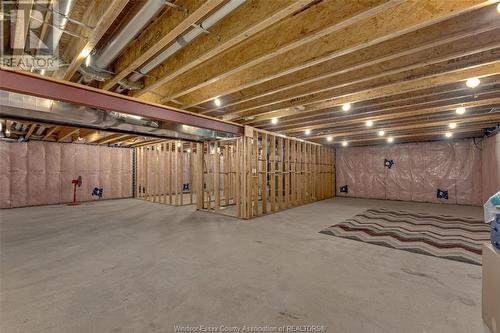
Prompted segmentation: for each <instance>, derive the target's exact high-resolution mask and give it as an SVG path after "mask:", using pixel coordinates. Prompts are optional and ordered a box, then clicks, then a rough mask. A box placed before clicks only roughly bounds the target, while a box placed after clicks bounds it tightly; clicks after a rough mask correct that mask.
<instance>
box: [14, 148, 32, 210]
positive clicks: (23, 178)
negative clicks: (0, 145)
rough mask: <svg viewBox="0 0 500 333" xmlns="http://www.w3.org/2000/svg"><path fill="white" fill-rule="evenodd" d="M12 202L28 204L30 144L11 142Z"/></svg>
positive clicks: (16, 204) (16, 205)
mask: <svg viewBox="0 0 500 333" xmlns="http://www.w3.org/2000/svg"><path fill="white" fill-rule="evenodd" d="M10 204H11V205H12V207H19V206H26V205H28V145H27V144H23V143H19V142H15V143H11V144H10Z"/></svg>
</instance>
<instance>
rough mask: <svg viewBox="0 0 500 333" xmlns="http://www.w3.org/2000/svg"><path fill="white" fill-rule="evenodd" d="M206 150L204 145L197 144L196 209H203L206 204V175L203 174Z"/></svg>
mask: <svg viewBox="0 0 500 333" xmlns="http://www.w3.org/2000/svg"><path fill="white" fill-rule="evenodd" d="M203 160H204V150H203V143H197V144H196V167H195V170H196V173H195V179H196V209H203V203H204V200H205V199H204V190H203V187H204V186H203V183H204V174H203V164H204V161H203Z"/></svg>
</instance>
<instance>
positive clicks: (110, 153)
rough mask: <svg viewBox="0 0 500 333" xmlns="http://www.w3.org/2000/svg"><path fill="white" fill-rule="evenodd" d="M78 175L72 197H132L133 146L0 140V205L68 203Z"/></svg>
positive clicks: (80, 199)
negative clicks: (79, 180)
mask: <svg viewBox="0 0 500 333" xmlns="http://www.w3.org/2000/svg"><path fill="white" fill-rule="evenodd" d="M78 176H82V180H83V181H82V186H81V187H78V188H77V201H91V200H98V198H97V197H95V196H94V197H93V196H92V195H91V194H92V190H93V189H94V188H95V187H99V188H103V199H115V198H128V197H131V196H132V149H127V148H111V147H105V146H95V145H84V144H72V143H56V142H42V141H29V142H27V143H20V142H6V141H0V208H11V207H23V206H36V205H47V204H58V203H67V202H71V201H72V200H73V184H72V183H71V181H72V180H73V179H75V178H76V177H78Z"/></svg>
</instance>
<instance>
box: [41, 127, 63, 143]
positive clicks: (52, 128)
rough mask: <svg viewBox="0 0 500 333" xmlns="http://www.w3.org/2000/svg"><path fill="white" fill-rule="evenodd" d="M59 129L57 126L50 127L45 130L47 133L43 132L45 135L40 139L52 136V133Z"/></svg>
mask: <svg viewBox="0 0 500 333" xmlns="http://www.w3.org/2000/svg"><path fill="white" fill-rule="evenodd" d="M59 129H60V127H59V126H54V127H51V128H50V129H48V130H47V133H45V136H44V137H43V138H42V140H43V141H45V140H48V139H49V138H50V137H51V136H52V134H54V133H55V132H57V131H58V130H59Z"/></svg>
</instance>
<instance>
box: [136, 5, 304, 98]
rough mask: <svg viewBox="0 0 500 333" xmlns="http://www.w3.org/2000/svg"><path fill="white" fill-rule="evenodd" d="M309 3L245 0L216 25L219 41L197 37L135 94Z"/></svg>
mask: <svg viewBox="0 0 500 333" xmlns="http://www.w3.org/2000/svg"><path fill="white" fill-rule="evenodd" d="M310 2H311V0H299V1H295V0H273V1H246V2H245V3H244V4H242V5H241V6H240V7H239V8H237V9H236V10H235V11H234V12H232V13H231V14H230V15H228V16H227V17H225V18H224V20H223V21H222V23H221V24H218V25H217V26H216V27H214V28H213V30H214V31H215V32H216V33H217V35H218V36H220V37H221V38H220V39H221V40H220V41H218V40H217V39H215V38H213V36H210V35H203V36H200V37H198V38H197V41H196V42H195V43H192V44H189V45H187V46H185V47H184V49H182V50H181V51H179V52H177V53H176V54H174V55H172V56H171V57H170V58H168V59H167V60H165V61H164V62H163V63H162V64H161V66H158V67H157V68H155V69H154V70H153V71H151V72H150V73H149V75H150V77H146V78H145V80H144V83H145V88H144V89H143V90H141V91H138V92H136V93H133V95H134V96H137V97H138V96H143V95H144V94H145V93H146V92H149V91H151V90H153V89H156V88H158V87H160V86H161V85H162V84H165V83H167V82H169V81H171V80H173V79H174V78H176V77H177V76H179V75H181V74H182V73H185V72H187V71H188V70H190V69H192V68H194V67H195V66H198V65H200V64H201V63H203V62H205V61H207V60H209V59H211V58H213V57H215V56H216V55H218V54H221V53H222V52H224V51H226V50H229V49H230V48H231V47H233V46H235V45H237V44H239V43H241V42H242V41H244V40H245V39H248V38H250V37H251V36H254V35H255V34H257V33H259V32H261V31H263V30H264V29H267V28H268V27H270V26H271V25H272V24H274V23H276V22H278V21H280V20H281V19H283V18H285V17H286V16H288V15H290V14H291V13H294V12H296V11H297V10H299V9H301V8H303V7H304V6H306V5H307V4H309V3H310Z"/></svg>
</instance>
